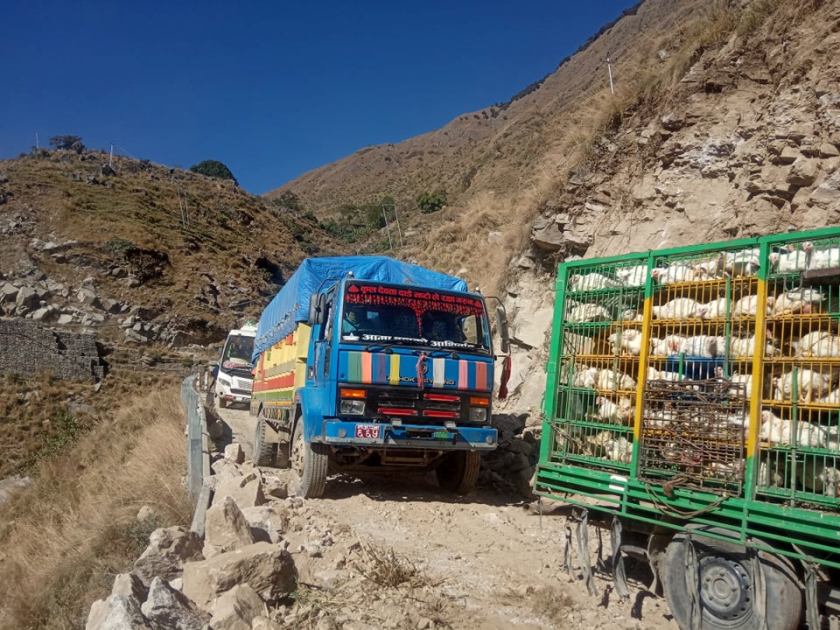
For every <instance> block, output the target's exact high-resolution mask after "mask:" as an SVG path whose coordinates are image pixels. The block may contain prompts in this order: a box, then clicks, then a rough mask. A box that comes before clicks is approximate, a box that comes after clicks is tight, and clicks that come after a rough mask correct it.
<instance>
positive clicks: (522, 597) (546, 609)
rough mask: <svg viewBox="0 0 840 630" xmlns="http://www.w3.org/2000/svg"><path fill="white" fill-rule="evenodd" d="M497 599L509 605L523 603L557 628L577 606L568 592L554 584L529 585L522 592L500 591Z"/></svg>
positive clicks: (564, 622)
mask: <svg viewBox="0 0 840 630" xmlns="http://www.w3.org/2000/svg"><path fill="white" fill-rule="evenodd" d="M499 599H500V600H501V601H502V603H504V604H507V605H511V606H522V605H524V606H526V607H527V608H530V609H531V611H532V612H534V613H535V614H537V615H539V616H540V617H543V618H544V619H546V620H547V621H549V622H550V623H551V624H552V625H553V626H556V627H558V628H562V627H564V626H565V624H566V622H567V617H568V613H569V611H571V610H573V609H574V608H575V607H576V606H577V605H576V604H575V600H574V599H572V597H571V596H570V595H569V594H568V593H566V592H565V591H563V590H561V589H560V588H557V587H555V586H540V587H538V588H533V587H530V586H529V587H527V588H526V589H525V590H524V591H523V592H517V591H514V590H513V589H510V590H508V591H506V592H504V593H502V595H501V596H500V597H499Z"/></svg>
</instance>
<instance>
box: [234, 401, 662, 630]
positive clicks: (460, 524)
mask: <svg viewBox="0 0 840 630" xmlns="http://www.w3.org/2000/svg"><path fill="white" fill-rule="evenodd" d="M221 416H222V417H223V418H224V420H225V422H227V423H228V424H229V426H230V427H231V432H232V435H233V437H234V438H237V439H238V441H240V443H242V444H243V447H244V449H245V450H246V452H250V447H251V440H252V435H253V424H252V422H253V420H252V419H251V418H250V416H249V415H248V412H247V411H239V410H221ZM264 472H265V473H266V474H274V475H279V476H281V477H283V476H284V475H285V474H286V473H285V472H283V471H274V470H270V469H265V471H264ZM286 501H287V502H288V501H289V500H286ZM303 503H305V506H304V507H301V508H300V509H301V510H303V512H302V513H303V514H304V516H303V519H304V520H303V526H302V529H304V530H305V529H307V528H309V527H311V528H313V529H314V530H317V531H318V532H323V531H329V532H330V536H331V537H334V538H336V539H339V538H340V537H341V533H342V532H343V533H344V535H345V537H346V538H347V540H348V541H349V542H348V545H350V544H351V543H353V542H357V543H360V544H361V547H363V548H364V547H366V546H367V545H372V546H374V547H375V548H377V549H383V550H393V551H394V553H395V554H396V555H397V556H398V557H401V558H405V559H406V561H407V562H409V563H411V564H414V565H416V567H417V568H418V570H419V571H420V572H422V574H423V575H424V576H425V583H426V588H425V589H421V590H420V591H404V590H403V591H399V592H398V593H397V592H392V593H390V594H389V595H388V596H387V597H385V596H382V595H381V594H378V595H377V596H376V597H371V598H366V597H365V595H364V589H366V588H368V587H366V586H365V585H366V584H367V582H365V581H360V582H354V583H353V584H355V586H354V587H353V589H352V593H353V595H352V596H350V597H349V598H348V597H342V598H340V599H341V601H340V603H335V602H334V607H335V609H336V611H335V613H334V614H335V615H337V617H336V619H338V622H337V627H347V628H368V627H393V628H403V627H412V628H413V627H420V628H436V627H449V628H486V629H502V628H518V629H532V628H533V629H537V628H539V629H544V628H587V629H591V630H594V629H596V628H655V629H662V630H664V629H669V630H671V629H676V628H677V626H676V624H675V623H674V622H673V621H672V620H671V618H670V615H669V614H668V608H667V604H666V603H665V601H664V599H661V598H657V597H654V596H653V595H652V594H651V593H649V592H647V590H646V586H647V582H646V581H647V580H648V579H649V575H648V572H647V569H646V568H644V567H642V566H639V565H632V566H631V564H629V561H628V573H629V574H630V581H631V596H630V599H629V601H626V602H622V601H619V599H618V597H617V595H616V594H615V592H614V590H613V587H612V582H611V579H610V578H609V576H607V575H604V574H597V573H596V578H595V585H596V588H597V591H598V594H597V595H596V596H590V595H588V594H587V592H586V589H585V587H584V585H583V582H582V581H581V576H580V571H579V570H578V569H577V568H576V569H575V570H574V571H573V575H572V576H569V575H568V574H567V573H566V571H565V570H564V568H563V552H564V547H565V533H564V532H565V523H566V516H567V514H568V512H567V509H566V508H565V507H564V506H559V505H554V506H550V507H549V506H546V508H545V509H544V511H543V512H544V513H543V515H542V516H540V515H539V514H538V512H537V511H536V510H535V509H534V507H533V504H531V505H529V504H525V503H524V502H523V501H522V500H521V499H517V498H515V497H510V496H503V495H500V494H498V493H496V492H494V491H492V490H489V489H481V490H479V491H478V492H476V493H475V494H474V495H472V496H469V497H466V498H462V497H454V496H452V495H450V494H447V493H443V492H442V491H440V490H439V489H438V488H437V487H436V485H435V484H434V482H433V479H432V478H430V477H419V478H410V479H405V478H395V479H387V478H374V479H366V480H364V481H361V480H358V479H354V478H351V477H347V476H336V477H332V478H331V479H330V481H329V482H328V485H327V491H326V494H325V496H324V497H323V498H321V499H312V500H307V501H305V502H301V504H303ZM546 512H548V513H546ZM319 535H320V534H319ZM297 536H298V538H299V539H300V541H303V542H304V543H305V540H306V539H307V536H306V532H300V533H298V535H297ZM292 538H293V539H294V538H295V536H294V535H292ZM603 542H604V548H605V549H608V547H609V537H608V535H607V534H606V533H605V534H604V538H603ZM295 544H296V542H295ZM596 546H597V533H596V532H595V528H594V527H592V528H590V547H591V548H592V549H593V551H594V550H595V548H596ZM338 547H340V545H338ZM347 548H349V549H352V548H353V547H352V546H350V547H347ZM319 555H320V552H319ZM341 555H342V554H341V553H340V552H335V553H334V554H333V555H332V556H329V558H330V560H329V562H330V563H334V565H333V564H330V565H329V566H330V567H332V566H335V567H341V566H344V562H345V560H344V559H343V558H342V557H340V556H341ZM591 560H592V562H593V563H594V561H595V555H594V554H593V555H592V557H591ZM319 561H320V560H319ZM575 566H576V567H577V559H575ZM319 589H320V592H321V595H323V587H319ZM359 589H360V590H361V591H362V592H361V594H360V593H359V592H358V590H359ZM345 592H346V591H345ZM432 600H433V603H430V602H432ZM418 602H425V604H428V605H422V606H421V605H420V604H418ZM319 605H321V606H323V607H324V608H328V605H327V604H326V603H324V602H321V604H319ZM418 606H419V608H418ZM429 608H432V609H433V611H434V612H429ZM362 609H364V610H362ZM391 609H396V610H391ZM418 611H419V612H418ZM331 614H332V613H331ZM341 615H344V616H343V617H342V616H341ZM424 615H426V616H424ZM313 627H317V626H313ZM324 627H331V626H328V625H325V626H324Z"/></svg>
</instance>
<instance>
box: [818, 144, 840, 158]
mask: <svg viewBox="0 0 840 630" xmlns="http://www.w3.org/2000/svg"><path fill="white" fill-rule="evenodd" d="M819 156H820V157H821V158H833V157H837V156H840V151H838V150H837V147H836V146H834V145H833V144H831V143H830V142H823V143H822V144H820V148H819Z"/></svg>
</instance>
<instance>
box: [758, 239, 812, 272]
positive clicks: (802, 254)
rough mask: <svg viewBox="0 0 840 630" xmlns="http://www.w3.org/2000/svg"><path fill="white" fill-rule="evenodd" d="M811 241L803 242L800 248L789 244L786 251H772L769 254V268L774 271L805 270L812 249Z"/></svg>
mask: <svg viewBox="0 0 840 630" xmlns="http://www.w3.org/2000/svg"><path fill="white" fill-rule="evenodd" d="M813 247H814V246H813V243H810V242H808V243H804V244H803V246H802V249H801V250H797V249H794V247H793V245H791V246H789V247H788V248H787V249H788V251H787V252H784V251H783V252H772V253H771V254H770V256H769V259H770V268H771V269H772V270H773V271H774V272H775V273H795V272H797V271H805V269H807V267H808V258H809V256H810V255H811V252H812V250H813Z"/></svg>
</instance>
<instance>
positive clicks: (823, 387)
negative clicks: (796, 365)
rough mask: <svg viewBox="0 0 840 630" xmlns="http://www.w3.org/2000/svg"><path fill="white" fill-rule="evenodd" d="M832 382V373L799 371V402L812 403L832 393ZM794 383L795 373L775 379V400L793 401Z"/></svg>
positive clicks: (797, 379)
mask: <svg viewBox="0 0 840 630" xmlns="http://www.w3.org/2000/svg"><path fill="white" fill-rule="evenodd" d="M832 380H833V379H832V375H831V374H830V373H824V372H815V371H814V370H808V369H801V370H799V375H798V377H797V378H796V383H797V389H798V390H799V402H804V403H810V402H812V401H814V400H815V399H817V400H819V399H820V398H821V397H823V396H825V395H826V394H828V393H829V391H831V383H832ZM793 383H794V377H793V372H787V373H786V374H782V375H781V376H780V377H778V378H774V379H773V387H774V391H773V398H774V400H791V397H792V396H793Z"/></svg>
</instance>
